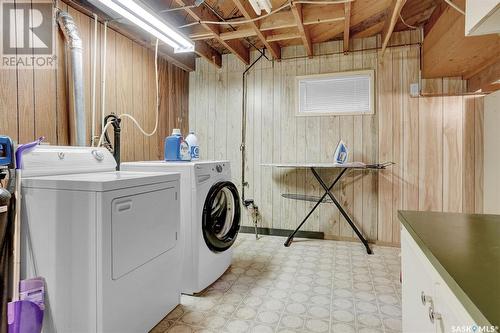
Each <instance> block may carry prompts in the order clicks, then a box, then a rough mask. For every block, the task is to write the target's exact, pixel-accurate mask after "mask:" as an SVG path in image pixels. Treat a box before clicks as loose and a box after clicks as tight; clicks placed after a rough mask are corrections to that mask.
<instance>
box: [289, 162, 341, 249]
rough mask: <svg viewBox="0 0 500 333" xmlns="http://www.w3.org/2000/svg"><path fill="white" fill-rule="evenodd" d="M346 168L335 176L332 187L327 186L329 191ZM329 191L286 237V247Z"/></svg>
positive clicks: (314, 171) (312, 169)
mask: <svg viewBox="0 0 500 333" xmlns="http://www.w3.org/2000/svg"><path fill="white" fill-rule="evenodd" d="M346 170H347V169H342V172H340V173H339V175H338V176H337V178H335V180H334V181H333V183H332V185H330V187H329V188H327V192H329V191H331V189H332V188H333V187H334V186H335V184H337V182H338V181H339V179H340V178H342V176H343V175H344V173H345V172H346ZM311 171H312V172H313V173H316V170H314V168H311ZM327 192H325V194H323V196H322V197H321V198H320V199H319V200H318V202H316V204H315V205H314V207H313V208H312V209H311V211H310V212H309V213H307V215H306V217H305V218H304V219H303V220H302V222H300V224H299V226H298V227H297V228H296V229H295V230H294V231H293V232H292V233H291V234H290V236H288V238H287V239H286V241H285V244H284V245H285V246H286V247H289V246H290V244H292V241H293V237H294V236H295V234H296V233H297V231H299V229H300V228H301V227H302V225H304V223H306V221H307V219H308V218H309V216H311V214H312V213H313V212H314V211H315V210H316V208H317V207H318V206H319V204H320V203H321V202H323V200H324V199H325V198H326V196H327V195H328V194H327Z"/></svg>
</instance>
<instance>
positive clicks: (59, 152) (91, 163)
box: [23, 145, 116, 177]
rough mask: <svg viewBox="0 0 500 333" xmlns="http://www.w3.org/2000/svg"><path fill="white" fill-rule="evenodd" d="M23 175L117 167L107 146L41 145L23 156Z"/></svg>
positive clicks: (100, 169) (62, 173) (30, 175)
mask: <svg viewBox="0 0 500 333" xmlns="http://www.w3.org/2000/svg"><path fill="white" fill-rule="evenodd" d="M23 164H24V167H23V176H24V177H34V176H47V175H64V174H75V173H90V172H106V171H114V170H115V169H116V162H115V159H114V158H113V155H111V153H110V152H109V151H108V150H107V149H106V148H96V147H66V146H48V145H47V146H45V145H40V146H37V147H36V148H35V149H33V150H31V151H30V152H27V153H26V154H24V156H23Z"/></svg>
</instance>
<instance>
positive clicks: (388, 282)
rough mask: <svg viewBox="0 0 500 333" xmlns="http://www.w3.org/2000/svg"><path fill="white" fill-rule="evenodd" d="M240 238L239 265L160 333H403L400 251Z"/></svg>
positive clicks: (186, 301) (157, 331)
mask: <svg viewBox="0 0 500 333" xmlns="http://www.w3.org/2000/svg"><path fill="white" fill-rule="evenodd" d="M284 240H285V239H284V238H282V237H272V236H262V237H261V238H260V239H259V240H255V236H253V235H249V234H240V235H239V236H238V240H237V243H236V246H235V255H234V259H233V264H232V265H231V267H230V268H229V269H228V271H227V272H226V273H225V274H224V275H223V276H222V277H221V278H220V279H219V280H218V281H216V282H215V283H214V284H213V285H212V286H210V287H209V288H207V289H206V290H205V291H203V292H202V293H201V294H200V295H197V296H185V295H183V296H182V298H181V303H182V304H181V305H179V306H177V308H175V309H174V310H173V311H172V312H171V313H170V314H169V315H168V316H167V317H165V319H164V320H163V321H162V322H160V323H159V324H158V325H157V326H156V327H155V328H154V329H153V330H152V331H151V332H152V333H164V332H169V333H170V332H171V333H174V332H175V333H179V332H188V333H190V332H200V333H201V332H231V333H239V332H252V333H253V332H255V333H268V332H269V333H272V332H278V333H292V332H312V333H327V332H334V333H337V332H338V333H350V332H360V333H371V332H373V333H379V332H380V333H395V332H401V284H400V282H399V272H400V258H399V253H400V251H399V249H397V248H390V247H380V246H373V250H374V255H367V254H366V252H365V249H364V247H363V246H362V245H361V244H359V243H354V242H339V241H328V240H310V239H297V240H296V241H294V243H293V244H292V246H291V247H289V248H285V247H284V246H283V242H284Z"/></svg>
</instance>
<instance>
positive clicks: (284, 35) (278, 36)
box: [266, 32, 300, 42]
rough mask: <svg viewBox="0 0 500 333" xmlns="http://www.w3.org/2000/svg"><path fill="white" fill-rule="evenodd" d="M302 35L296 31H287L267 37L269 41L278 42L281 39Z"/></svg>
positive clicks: (295, 37)
mask: <svg viewBox="0 0 500 333" xmlns="http://www.w3.org/2000/svg"><path fill="white" fill-rule="evenodd" d="M299 38H300V35H299V34H298V33H295V32H286V33H282V34H275V35H268V36H267V37H266V39H267V41H268V42H276V41H279V40H289V39H299Z"/></svg>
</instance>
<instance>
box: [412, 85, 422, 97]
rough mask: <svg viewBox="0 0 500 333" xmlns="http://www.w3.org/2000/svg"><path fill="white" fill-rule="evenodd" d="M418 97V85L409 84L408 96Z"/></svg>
mask: <svg viewBox="0 0 500 333" xmlns="http://www.w3.org/2000/svg"><path fill="white" fill-rule="evenodd" d="M419 95H420V86H419V84H418V83H411V84H410V96H412V97H418V96H419Z"/></svg>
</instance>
